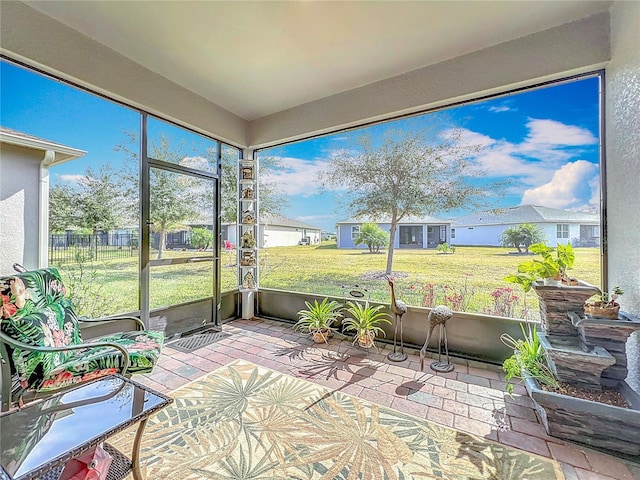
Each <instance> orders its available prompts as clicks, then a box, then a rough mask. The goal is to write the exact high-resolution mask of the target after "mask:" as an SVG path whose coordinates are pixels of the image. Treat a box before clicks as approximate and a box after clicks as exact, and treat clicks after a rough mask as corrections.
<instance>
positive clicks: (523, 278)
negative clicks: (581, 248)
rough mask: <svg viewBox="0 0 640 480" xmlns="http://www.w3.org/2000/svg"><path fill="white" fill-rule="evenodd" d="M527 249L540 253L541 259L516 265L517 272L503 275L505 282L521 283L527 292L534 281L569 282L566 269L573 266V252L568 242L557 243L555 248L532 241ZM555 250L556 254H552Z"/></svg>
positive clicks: (545, 283)
mask: <svg viewBox="0 0 640 480" xmlns="http://www.w3.org/2000/svg"><path fill="white" fill-rule="evenodd" d="M529 250H530V251H531V252H533V253H535V254H538V255H541V256H542V260H539V259H536V258H534V259H532V260H527V261H526V262H522V263H521V264H520V265H518V273H517V274H516V275H509V276H508V277H505V280H506V281H507V282H512V283H517V284H519V285H522V288H523V290H524V291H525V292H528V291H529V290H530V289H531V287H532V286H533V285H534V283H535V282H536V281H538V280H542V283H543V284H544V285H554V286H557V285H560V283H565V284H569V282H570V280H569V277H568V275H567V270H569V269H570V268H572V267H573V263H574V262H575V254H574V252H573V247H572V246H571V244H570V243H568V244H566V245H562V244H561V243H559V244H558V246H557V248H552V247H549V246H547V245H545V244H544V243H534V244H533V245H531V246H530V247H529ZM553 252H556V255H555V256H554V255H553Z"/></svg>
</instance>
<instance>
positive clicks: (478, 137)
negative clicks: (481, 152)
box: [443, 128, 496, 148]
mask: <svg viewBox="0 0 640 480" xmlns="http://www.w3.org/2000/svg"><path fill="white" fill-rule="evenodd" d="M457 131H458V132H460V139H459V140H458V144H460V145H462V146H469V147H470V146H480V147H485V148H486V147H489V146H491V145H494V144H495V143H496V140H494V139H493V138H491V137H490V136H488V135H485V134H483V133H478V132H474V131H473V130H469V129H466V128H460V129H458V130H457ZM451 133H452V130H445V131H444V133H443V135H444V136H446V135H450V134H451Z"/></svg>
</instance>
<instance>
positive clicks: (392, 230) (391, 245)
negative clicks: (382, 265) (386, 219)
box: [386, 218, 398, 275]
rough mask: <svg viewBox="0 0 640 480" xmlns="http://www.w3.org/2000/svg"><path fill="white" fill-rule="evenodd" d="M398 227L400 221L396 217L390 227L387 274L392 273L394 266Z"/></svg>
mask: <svg viewBox="0 0 640 480" xmlns="http://www.w3.org/2000/svg"><path fill="white" fill-rule="evenodd" d="M397 228H398V221H397V220H396V219H395V218H394V219H392V220H391V228H390V229H389V250H388V252H387V272H386V273H387V275H391V270H392V267H393V248H394V245H395V239H396V229H397Z"/></svg>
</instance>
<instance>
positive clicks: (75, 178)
mask: <svg viewBox="0 0 640 480" xmlns="http://www.w3.org/2000/svg"><path fill="white" fill-rule="evenodd" d="M58 178H60V180H62V181H63V182H69V183H80V184H82V183H84V180H85V176H84V175H71V174H63V175H58Z"/></svg>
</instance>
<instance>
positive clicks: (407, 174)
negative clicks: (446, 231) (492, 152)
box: [321, 117, 500, 274]
mask: <svg viewBox="0 0 640 480" xmlns="http://www.w3.org/2000/svg"><path fill="white" fill-rule="evenodd" d="M434 118H438V117H434ZM439 126H440V124H437V123H436V121H434V122H433V123H432V124H431V130H432V131H431V134H429V132H428V131H419V132H415V131H397V130H392V129H389V130H387V131H386V132H385V133H384V135H383V137H382V140H381V142H380V143H379V144H376V142H375V139H374V138H372V137H371V135H369V134H365V135H363V136H362V137H360V139H359V140H358V144H357V145H356V148H355V149H353V150H351V151H346V152H345V153H344V154H343V155H338V156H335V157H334V158H333V159H332V160H330V162H329V165H328V168H327V169H326V170H325V171H324V172H322V174H321V181H322V182H323V185H324V186H325V188H336V189H346V193H345V194H344V196H343V197H342V202H343V203H344V204H345V205H346V207H347V208H348V210H350V212H351V214H352V215H353V216H355V217H364V218H370V219H377V220H378V221H380V220H382V219H384V220H385V222H389V223H390V224H391V228H390V231H389V236H390V243H389V249H388V254H387V267H386V273H387V274H391V269H392V265H393V251H394V247H393V245H394V242H393V239H394V238H395V235H396V231H397V229H398V222H399V221H400V220H402V219H403V218H406V217H409V216H425V215H433V214H436V213H440V212H446V211H450V210H455V209H458V208H461V207H469V206H480V205H481V204H483V203H484V202H483V201H484V199H485V198H486V197H489V196H490V195H494V192H495V191H500V190H499V189H498V188H497V187H498V184H497V183H491V182H479V181H477V180H478V179H479V177H481V176H482V172H481V171H479V170H478V169H475V168H473V165H472V164H471V162H470V160H469V158H470V157H471V156H472V155H474V154H476V153H477V152H478V151H479V150H480V147H479V146H477V145H469V144H465V143H463V142H462V141H461V135H462V131H461V130H460V129H448V130H442V128H440V129H438V131H436V127H439Z"/></svg>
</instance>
